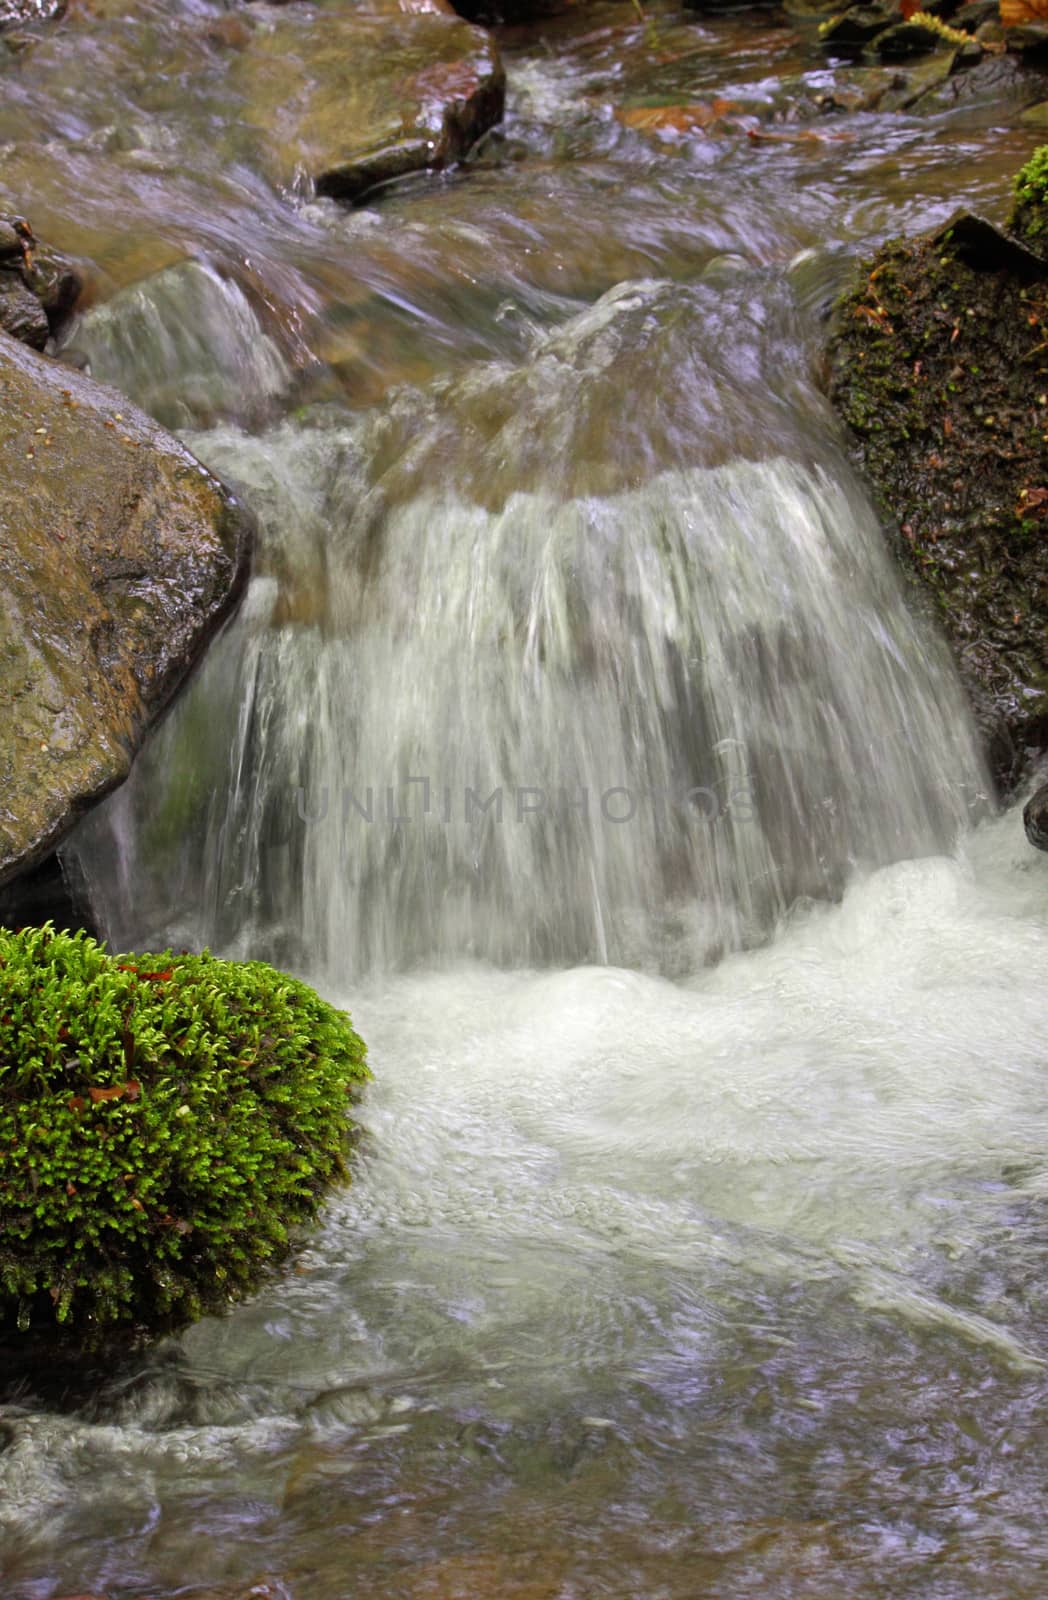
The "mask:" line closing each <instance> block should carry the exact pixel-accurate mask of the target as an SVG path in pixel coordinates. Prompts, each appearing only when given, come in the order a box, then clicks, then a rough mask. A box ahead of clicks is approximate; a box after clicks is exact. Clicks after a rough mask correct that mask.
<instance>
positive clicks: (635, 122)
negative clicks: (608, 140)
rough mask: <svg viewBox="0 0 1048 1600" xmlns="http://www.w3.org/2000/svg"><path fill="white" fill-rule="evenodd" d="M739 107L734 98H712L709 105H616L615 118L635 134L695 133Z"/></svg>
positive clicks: (710, 125)
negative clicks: (665, 131)
mask: <svg viewBox="0 0 1048 1600" xmlns="http://www.w3.org/2000/svg"><path fill="white" fill-rule="evenodd" d="M740 109H741V108H740V107H739V105H738V104H737V103H736V102H735V101H734V100H712V101H711V102H710V103H709V104H708V105H684V106H618V107H616V110H615V117H616V120H617V121H619V122H621V123H622V124H623V126H624V127H627V128H634V129H635V130H636V131H637V132H638V133H661V132H663V131H664V130H668V131H669V132H671V133H694V132H695V131H696V130H699V131H701V130H704V129H706V128H709V127H712V125H713V124H714V123H715V122H718V121H719V120H720V119H721V117H724V116H727V115H728V113H729V112H731V111H738V110H740Z"/></svg>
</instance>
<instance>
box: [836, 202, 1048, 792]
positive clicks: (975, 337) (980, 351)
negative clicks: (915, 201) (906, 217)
mask: <svg viewBox="0 0 1048 1600" xmlns="http://www.w3.org/2000/svg"><path fill="white" fill-rule="evenodd" d="M1046 389H1048V262H1046V261H1045V260H1043V259H1041V258H1040V257H1039V256H1038V255H1037V254H1036V253H1035V252H1034V251H1032V250H1030V249H1029V248H1028V247H1027V246H1025V245H1024V244H1023V243H1022V242H1021V241H1019V240H1018V239H1016V238H1014V237H1012V236H1011V235H1010V234H1007V233H1002V232H1001V231H1000V230H998V229H996V228H995V227H994V226H993V225H992V224H991V223H989V222H988V221H986V219H984V218H980V217H975V216H972V215H971V214H969V213H961V214H959V215H958V217H957V218H955V219H954V222H953V224H952V225H951V226H949V227H947V228H945V229H942V230H940V231H939V232H937V233H935V234H931V235H926V236H923V237H917V238H915V239H910V240H905V241H897V242H892V243H889V244H888V245H886V246H885V247H884V248H883V249H882V250H881V251H880V252H879V253H878V254H877V255H876V256H875V257H874V258H873V260H872V261H869V262H866V263H864V264H863V266H862V268H861V269H860V273H859V276H858V277H857V279H856V281H855V282H854V283H853V285H852V287H851V289H850V290H849V291H848V292H847V293H846V294H845V295H844V296H843V297H842V298H841V300H840V301H839V302H838V305H837V307H836V309H835V312H834V317H833V321H832V324H831V336H830V393H831V397H832V399H833V401H834V402H835V404H836V406H837V408H838V410H839V411H840V413H841V415H842V416H843V418H844V420H845V422H846V423H847V424H848V426H849V428H850V430H851V433H852V436H853V438H854V440H855V444H856V449H857V453H858V456H859V459H860V461H861V463H862V466H863V467H864V469H865V471H866V473H867V475H868V477H869V478H870V480H871V482H872V485H873V488H874V490H875V492H876V495H877V498H878V501H879V504H880V507H881V510H882V511H883V513H884V514H885V516H886V517H887V518H889V519H890V520H892V521H894V523H895V525H896V526H897V528H898V530H899V534H898V548H899V551H900V554H901V557H902V559H903V561H904V563H905V564H906V566H908V568H909V570H910V571H911V573H912V574H913V576H914V579H915V580H916V582H917V584H918V585H919V588H920V590H921V591H922V593H923V594H924V595H925V596H926V597H927V599H928V601H929V602H930V604H931V606H932V608H933V609H934V611H935V612H936V614H937V616H938V620H939V621H940V623H941V625H942V626H943V628H944V629H945V631H946V634H947V637H948V638H949V640H950V642H951V644H952V646H953V649H954V653H955V656H956V658H957V661H958V664H959V666H960V670H961V673H962V676H963V678H964V680H965V683H966V686H967V689H968V692H969V695H970V698H971V701H972V704H973V706H974V709H975V712H976V715H977V718H978V719H979V722H980V725H981V729H982V732H983V735H984V739H985V741H986V744H987V748H988V753H989V756H990V759H991V762H992V765H993V768H994V770H995V772H996V775H997V777H998V779H999V781H1000V782H1001V783H1002V785H1003V786H1004V787H1005V788H1007V787H1008V786H1010V785H1011V784H1012V783H1013V782H1015V781H1016V779H1017V778H1018V777H1019V775H1020V774H1021V773H1022V772H1023V770H1024V769H1025V768H1026V766H1027V765H1028V763H1029V761H1030V760H1031V759H1033V758H1035V757H1036V755H1037V754H1038V753H1039V752H1041V751H1043V750H1044V749H1045V747H1046V746H1048V634H1046V630H1045V625H1044V618H1045V616H1046V614H1048V523H1046V517H1048V476H1046V471H1045V463H1046V461H1048V450H1046V445H1048V393H1046Z"/></svg>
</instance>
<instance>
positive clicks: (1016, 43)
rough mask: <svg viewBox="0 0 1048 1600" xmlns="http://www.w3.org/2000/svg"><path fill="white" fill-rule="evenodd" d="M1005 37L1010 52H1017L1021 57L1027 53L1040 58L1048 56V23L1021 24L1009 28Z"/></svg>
mask: <svg viewBox="0 0 1048 1600" xmlns="http://www.w3.org/2000/svg"><path fill="white" fill-rule="evenodd" d="M1005 37H1006V39H1007V42H1008V48H1009V50H1015V51H1017V52H1018V53H1019V54H1020V55H1024V54H1026V53H1027V52H1029V53H1030V54H1032V55H1036V56H1037V57H1038V58H1040V57H1041V56H1042V55H1048V23H1044V22H1021V23H1019V24H1018V25H1017V26H1016V27H1014V28H1008V29H1007V30H1006V33H1005Z"/></svg>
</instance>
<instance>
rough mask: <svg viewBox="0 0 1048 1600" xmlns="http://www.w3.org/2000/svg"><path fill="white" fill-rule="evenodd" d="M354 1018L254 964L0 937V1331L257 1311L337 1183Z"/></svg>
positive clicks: (91, 1329)
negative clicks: (249, 1296) (274, 1269)
mask: <svg viewBox="0 0 1048 1600" xmlns="http://www.w3.org/2000/svg"><path fill="white" fill-rule="evenodd" d="M368 1076H369V1074H368V1071H367V1067H366V1065H365V1051H364V1046H363V1044H362V1042H361V1040H360V1039H359V1038H358V1037H357V1035H356V1034H355V1033H354V1031H353V1028H352V1026H351V1024H350V1020H349V1018H348V1016H347V1015H346V1014H345V1013H344V1012H341V1011H338V1010H336V1009H335V1008H334V1007H333V1006H331V1005H329V1004H327V1003H326V1002H325V1001H324V1000H322V999H320V997H319V996H318V995H316V994H315V993H314V992H313V991H312V990H311V989H309V988H307V986H306V985H305V984H303V983H300V982H298V981H297V980H295V979H293V978H289V977H286V976H284V975H283V974H281V973H279V972H276V971H274V969H273V968H271V967H268V966H266V965H264V964H263V963H261V962H256V961H251V962H234V961H220V960H218V959H216V958H215V957H213V956H211V955H209V954H207V953H206V952H205V954H203V955H177V956H176V955H172V954H171V952H170V951H168V952H165V953H164V954H163V955H153V956H137V957H136V956H112V955H110V954H108V953H107V952H106V950H105V949H104V947H103V946H101V945H100V944H98V943H97V942H96V941H95V940H93V939H91V938H89V937H87V936H86V935H84V934H77V935H71V934H66V933H56V932H55V931H54V930H53V929H52V928H51V927H50V926H46V927H43V928H33V929H28V930H23V931H22V932H19V933H11V932H8V931H7V930H3V929H0V1333H4V1334H7V1335H10V1334H11V1333H12V1332H13V1331H14V1330H15V1329H20V1330H23V1331H24V1330H26V1329H30V1328H32V1329H36V1330H46V1329H51V1330H55V1329H56V1328H59V1329H60V1328H64V1329H66V1330H68V1331H69V1332H71V1333H72V1334H74V1335H75V1336H76V1337H77V1338H78V1339H83V1340H86V1341H87V1342H88V1343H90V1342H91V1340H92V1338H94V1337H97V1336H98V1335H99V1334H100V1333H102V1332H105V1331H107V1330H112V1329H124V1330H133V1331H141V1330H149V1331H162V1330H166V1329H169V1328H172V1327H176V1326H178V1325H180V1324H183V1323H186V1322H189V1321H191V1320H193V1319H194V1318H196V1317H198V1316H200V1315H201V1314H202V1313H204V1312H207V1311H213V1310H218V1309H221V1308H222V1307H224V1306H226V1305H227V1304H228V1303H229V1302H230V1301H232V1300H235V1299H237V1298H239V1297H241V1296H243V1295H244V1294H246V1293H249V1292H250V1291H251V1290H252V1289H253V1288H255V1286H256V1285H257V1284H258V1283H259V1281H260V1279H261V1277H262V1276H263V1274H264V1273H265V1271H266V1269H267V1268H268V1267H270V1266H271V1265H272V1264H273V1263H275V1262H278V1261H279V1260H280V1259H281V1258H282V1257H283V1256H284V1255H285V1254H286V1253H287V1251H288V1249H289V1248H290V1245H291V1242H292V1236H293V1230H294V1229H295V1228H296V1227H297V1226H298V1225H299V1224H302V1223H307V1222H309V1221H310V1220H311V1219H312V1218H314V1217H315V1216H316V1214H317V1211H318V1208H319V1206H320V1204H321V1201H322V1199H323V1197H324V1194H325V1193H326V1191H327V1190H328V1189H330V1187H331V1186H332V1185H333V1184H335V1183H337V1182H339V1181H340V1180H341V1179H343V1178H344V1176H345V1173H346V1165H345V1153H346V1148H347V1139H348V1135H349V1131H350V1128H351V1124H350V1122H349V1119H348V1116H347V1112H348V1109H349V1103H350V1099H351V1097H352V1095H353V1094H354V1092H355V1091H356V1090H357V1089H358V1088H359V1086H360V1084H361V1083H362V1081H363V1080H364V1079H366V1078H367V1077H368Z"/></svg>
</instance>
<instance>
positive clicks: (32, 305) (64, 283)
mask: <svg viewBox="0 0 1048 1600" xmlns="http://www.w3.org/2000/svg"><path fill="white" fill-rule="evenodd" d="M80 287H81V280H80V275H79V273H78V272H77V271H76V269H75V267H73V265H72V263H71V262H69V261H67V260H66V259H65V257H64V256H61V255H59V254H58V252H57V251H55V250H51V249H49V248H48V247H47V246H46V245H43V244H41V243H40V242H39V240H38V239H36V238H35V237H34V235H33V231H32V229H31V228H30V226H29V224H28V223H27V222H26V221H25V220H24V218H21V217H6V216H0V328H2V329H3V330H4V332H5V333H8V334H10V335H11V337H12V338H13V339H20V340H21V341H22V343H23V344H28V345H32V347H33V349H34V350H42V349H43V348H44V346H45V345H46V343H47V341H48V339H49V338H50V336H51V334H52V333H54V332H56V331H57V330H58V328H59V327H61V325H62V323H63V322H64V321H65V319H66V317H67V316H68V315H69V313H70V311H72V309H73V307H74V305H75V304H76V301H77V297H78V295H79V293H80Z"/></svg>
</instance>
